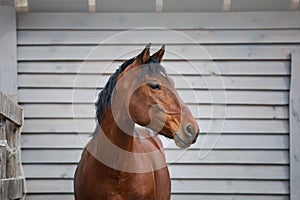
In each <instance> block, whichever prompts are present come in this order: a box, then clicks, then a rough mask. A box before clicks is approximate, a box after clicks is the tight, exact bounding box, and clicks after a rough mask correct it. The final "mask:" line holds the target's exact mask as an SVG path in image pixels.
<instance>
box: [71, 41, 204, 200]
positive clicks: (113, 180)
mask: <svg viewBox="0 0 300 200" xmlns="http://www.w3.org/2000/svg"><path fill="white" fill-rule="evenodd" d="M164 52H165V50H164V46H163V47H162V48H161V49H160V50H159V51H157V52H156V53H155V54H153V55H152V56H150V44H148V45H147V46H146V48H145V49H144V50H143V51H142V52H141V53H140V54H139V55H138V56H136V57H135V58H132V59H130V60H128V61H126V62H124V63H123V64H122V65H121V66H120V67H119V68H118V69H117V71H116V72H115V73H114V74H113V75H112V76H111V77H110V79H109V80H108V82H107V84H106V86H105V88H104V89H103V90H102V91H101V93H100V94H99V97H98V100H97V102H96V109H97V119H98V122H99V123H98V125H97V128H96V130H95V132H94V135H93V138H92V139H91V140H90V142H89V143H88V144H87V146H86V147H85V149H84V151H83V153H82V157H81V160H80V162H79V164H78V167H77V169H76V173H75V179H74V191H75V199H76V200H92V199H95V200H100V199H101V200H102V199H133V200H135V199H136V200H142V199H157V200H166V199H170V191H171V181H170V176H169V171H168V168H167V164H166V159H165V155H164V151H163V146H162V143H161V141H160V139H159V137H158V135H157V134H156V133H158V134H161V135H164V136H166V137H168V138H172V139H174V141H175V143H176V145H177V146H178V147H180V148H187V147H189V146H190V145H191V144H193V143H195V142H196V139H197V136H198V133H199V128H198V125H197V123H196V121H195V119H194V118H193V116H192V114H191V112H190V110H189V109H188V108H187V106H186V105H185V104H184V102H183V101H182V100H181V99H180V97H179V96H178V94H177V92H176V90H175V88H174V82H173V81H172V80H171V79H170V77H168V76H167V74H166V72H165V70H164V68H163V67H162V66H161V65H160V62H161V60H162V57H163V55H164ZM136 124H138V125H140V126H143V128H136V127H135V125H136Z"/></svg>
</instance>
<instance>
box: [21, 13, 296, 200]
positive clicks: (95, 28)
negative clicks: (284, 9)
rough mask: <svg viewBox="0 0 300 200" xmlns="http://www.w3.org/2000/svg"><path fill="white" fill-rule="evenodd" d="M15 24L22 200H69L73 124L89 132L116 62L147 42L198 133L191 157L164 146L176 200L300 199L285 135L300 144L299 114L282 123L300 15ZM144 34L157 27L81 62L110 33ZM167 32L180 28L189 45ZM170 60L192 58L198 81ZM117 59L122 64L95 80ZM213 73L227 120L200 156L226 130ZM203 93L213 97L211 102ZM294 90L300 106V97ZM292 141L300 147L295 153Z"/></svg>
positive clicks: (76, 141)
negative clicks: (162, 50) (161, 55)
mask: <svg viewBox="0 0 300 200" xmlns="http://www.w3.org/2000/svg"><path fill="white" fill-rule="evenodd" d="M17 27H18V32H17V33H18V48H17V49H18V86H19V89H18V97H19V101H20V103H21V104H22V106H23V107H24V112H25V126H24V129H23V134H22V156H23V164H24V168H25V173H26V177H27V186H28V195H27V198H28V199H72V192H73V187H72V178H73V174H74V169H75V166H76V164H77V162H78V160H79V156H80V153H81V150H82V147H83V144H82V142H81V140H80V137H79V136H78V133H77V129H76V127H75V125H74V120H73V118H75V119H76V124H77V128H78V130H79V132H80V133H85V135H87V134H88V133H90V132H91V131H93V128H94V126H95V120H94V118H95V114H94V108H93V103H94V101H95V90H96V88H97V90H99V89H101V87H103V85H104V83H105V80H106V79H107V78H108V76H109V74H110V73H111V72H113V71H114V69H115V68H116V67H117V66H118V65H119V64H120V62H121V61H122V60H123V59H127V58H130V56H131V55H134V53H136V52H131V54H124V53H126V52H127V51H130V50H132V49H136V48H143V47H144V45H145V44H147V43H148V42H152V43H154V44H162V43H164V44H166V45H167V46H166V48H167V50H168V52H167V53H166V55H165V61H164V63H163V64H164V65H166V66H170V67H171V66H173V67H174V70H176V71H177V72H180V73H181V74H182V75H183V76H184V77H185V78H186V79H187V80H188V81H189V82H190V83H192V87H189V86H188V85H186V84H185V83H184V82H183V81H182V79H180V77H178V75H177V76H176V75H175V74H173V75H172V76H173V77H174V79H175V82H176V83H177V87H178V91H179V93H180V94H181V96H182V98H183V99H184V101H185V102H186V103H187V104H188V105H189V106H190V108H191V109H192V111H193V113H194V115H195V116H196V118H197V119H198V120H199V124H200V127H201V130H202V134H201V135H200V137H199V140H198V143H197V144H196V145H194V146H193V147H192V148H190V149H189V150H187V151H182V150H180V149H178V148H176V147H175V145H174V144H171V145H169V146H168V147H167V148H166V152H167V158H168V162H169V163H170V172H171V177H172V199H174V200H177V199H193V200H198V199H206V200H219V199H222V200H229V199H234V200H250V199H251V200H254V199H264V200H271V199H272V200H286V199H290V194H293V195H294V196H293V199H295V200H296V199H299V198H300V197H299V191H300V188H299V179H298V177H299V172H298V170H297V167H299V163H297V162H296V160H297V158H298V159H299V147H297V144H295V142H290V138H293V139H294V141H299V136H297V135H296V134H295V133H296V132H297V133H298V135H299V129H298V130H297V126H299V125H298V124H299V118H297V115H292V116H294V117H293V120H294V122H293V123H294V125H292V126H291V125H290V124H291V123H292V122H289V116H290V114H289V113H290V112H289V109H290V106H289V103H290V98H289V95H290V89H291V90H292V89H293V90H294V91H296V89H297V88H298V89H299V84H298V83H299V79H296V78H295V77H297V76H298V78H299V74H295V75H292V76H291V68H295V69H296V70H295V71H298V72H299V60H300V58H299V46H298V45H297V44H298V43H299V42H300V37H299V36H300V13H298V12H290V13H281V12H275V13H227V14H209V13H207V14H196V13H190V14H188V13H182V14H172V13H161V14H152V13H147V14H129V13H127V14H122V13H106V14H104V13H102V14H88V13H73V14H72V13H68V14H67V13H51V14H49V13H30V14H19V15H18V24H17ZM143 27H156V28H163V29H157V30H154V29H151V30H137V31H133V32H130V34H127V35H126V37H123V38H122V37H121V39H120V37H119V38H117V39H111V40H109V41H108V42H105V45H101V46H100V47H99V48H98V49H97V50H96V51H95V52H94V53H92V54H90V55H89V56H88V57H87V55H88V53H89V51H90V50H91V49H93V48H94V47H95V46H96V45H97V44H98V43H101V42H102V41H103V40H105V39H107V38H108V37H110V36H112V35H114V34H117V33H119V32H121V31H123V30H128V29H132V28H143ZM164 28H170V29H176V30H177V31H179V32H180V33H184V34H186V35H188V36H190V37H191V38H193V40H194V41H193V40H190V39H188V38H185V37H179V36H178V35H177V36H176V34H175V35H172V34H170V31H168V30H166V29H164ZM197 43H200V44H201V45H202V46H203V47H204V48H205V49H206V50H207V52H208V53H209V55H210V56H211V59H213V61H214V63H213V62H212V60H211V59H209V58H208V57H207V56H206V54H205V51H203V49H202V50H201V49H199V45H198V44H197ZM154 47H156V48H158V47H159V46H155V45H154ZM122 54H123V55H122ZM176 54H179V55H183V56H184V58H185V59H187V60H189V61H191V62H192V63H193V64H194V65H195V66H196V68H197V69H198V70H200V72H201V76H200V75H199V74H198V73H197V70H195V69H193V68H192V67H191V66H190V65H188V64H187V62H185V61H184V60H182V58H180V57H178V56H176ZM291 55H293V56H294V57H293V61H291ZM113 59H118V60H119V61H117V62H115V63H114V64H113V65H111V66H110V67H109V68H108V69H107V70H106V71H105V72H106V74H105V76H103V79H101V80H102V81H100V82H97V81H98V79H99V77H100V76H101V72H103V70H104V68H105V67H107V64H108V63H110V61H111V60H113ZM83 60H85V62H84V67H83V68H80V67H81V64H82V61H83ZM292 63H294V66H292ZM214 64H216V66H217V68H215V67H214V66H215V65H214ZM297 65H298V66H297ZM169 71H170V73H171V74H172V70H169ZM220 76H221V77H222V78H223V81H224V86H225V89H226V90H225V93H226V115H225V118H226V119H225V124H224V128H223V130H222V133H221V134H220V137H219V140H218V141H217V143H216V145H215V146H214V148H213V149H212V151H211V152H210V154H208V156H206V157H205V158H204V159H200V158H199V147H200V146H201V147H202V148H201V151H200V152H201V153H202V154H205V153H207V152H209V150H210V149H211V146H212V143H211V142H214V141H216V138H217V137H218V136H219V134H218V131H219V129H218V128H215V127H219V125H220V123H222V122H223V120H222V116H223V108H224V101H223V100H222V94H223V92H224V88H222V87H220V86H219V85H218V84H214V83H215V80H216V79H218V78H220ZM293 76H295V77H293ZM204 79H205V80H207V81H208V83H210V84H208V86H206V85H205V82H204V81H203V80H204ZM291 79H292V80H294V81H293V85H292V87H293V88H290V85H291V84H290V83H291ZM74 82H76V83H75V84H74ZM74 88H75V89H74ZM73 89H74V90H73ZM74 91H75V98H72V95H73V94H74ZM209 92H211V94H213V97H216V98H214V100H213V104H212V102H211V99H210V96H209ZM294 93H295V94H294V95H293V98H295V99H296V101H297V98H298V97H299V91H298V92H294ZM297 94H298V96H297ZM193 95H195V96H196V97H197V99H196V100H195V98H194V96H193ZM214 95H216V96H214ZM73 97H74V95H73ZM297 105H298V104H297ZM297 105H296V106H297ZM73 106H74V110H75V117H74V115H73ZM212 107H213V108H214V109H215V112H214V113H213V115H212V113H211V109H212ZM298 111H299V105H298V107H296V109H295V112H296V114H297V112H298ZM211 115H212V116H211ZM298 116H299V113H298ZM297 119H298V121H297ZM210 123H211V124H212V127H211V128H209V125H210ZM291 127H293V131H294V132H290V128H291ZM291 134H293V137H291ZM81 135H84V134H81ZM204 138H207V140H204ZM298 144H299V143H298ZM292 145H293V146H295V150H293V149H290V146H292ZM290 154H291V159H290ZM176 158H178V159H176ZM174 160H176V161H174ZM290 162H291V163H290ZM290 164H291V166H290ZM297 195H298V196H297Z"/></svg>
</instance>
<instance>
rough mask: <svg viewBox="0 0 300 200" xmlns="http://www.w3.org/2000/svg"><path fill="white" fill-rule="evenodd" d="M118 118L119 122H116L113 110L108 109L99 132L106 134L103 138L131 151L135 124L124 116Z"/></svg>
mask: <svg viewBox="0 0 300 200" xmlns="http://www.w3.org/2000/svg"><path fill="white" fill-rule="evenodd" d="M117 117H118V119H116V120H117V121H118V122H116V120H115V116H114V115H113V114H112V112H111V110H110V109H108V110H107V111H106V112H105V114H104V116H103V119H102V121H101V125H100V126H99V125H98V126H99V127H98V128H99V131H102V132H99V133H100V134H104V135H103V136H105V137H107V138H108V139H109V140H110V141H111V143H112V144H114V145H116V146H117V147H119V148H121V149H123V150H127V151H130V150H131V148H132V143H133V140H134V136H133V133H134V123H133V122H131V121H130V120H128V119H129V118H128V117H126V116H124V115H118V116H117ZM120 125H121V128H120V127H119V126H120Z"/></svg>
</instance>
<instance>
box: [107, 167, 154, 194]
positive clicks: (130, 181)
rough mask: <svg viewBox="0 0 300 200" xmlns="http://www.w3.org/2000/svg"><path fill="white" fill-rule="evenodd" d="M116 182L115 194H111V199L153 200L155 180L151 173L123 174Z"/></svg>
mask: <svg viewBox="0 0 300 200" xmlns="http://www.w3.org/2000/svg"><path fill="white" fill-rule="evenodd" d="M116 181H117V182H116V185H115V186H116V194H112V197H114V196H116V197H122V198H121V199H155V198H154V194H155V178H154V176H153V174H152V173H146V174H124V175H123V176H122V175H121V176H120V177H119V178H118V179H117V180H116ZM112 199H114V198H112ZM116 199H117V198H116Z"/></svg>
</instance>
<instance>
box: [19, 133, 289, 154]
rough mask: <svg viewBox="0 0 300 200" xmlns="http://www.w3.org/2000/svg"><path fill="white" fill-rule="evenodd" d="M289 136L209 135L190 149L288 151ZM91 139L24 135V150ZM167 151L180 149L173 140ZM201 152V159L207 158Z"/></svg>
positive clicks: (79, 144) (77, 144)
mask: <svg viewBox="0 0 300 200" xmlns="http://www.w3.org/2000/svg"><path fill="white" fill-rule="evenodd" d="M288 139H289V138H288V135H224V134H223V135H218V134H217V135H211V134H210V135H207V136H201V135H200V136H199V139H198V140H197V142H196V143H195V144H193V145H192V146H191V147H190V149H198V150H199V149H208V150H211V149H278V150H280V149H281V150H282V149H288V148H289V142H288ZM89 140H90V137H89V136H87V135H86V134H85V135H82V134H78V135H77V134H53V133H52V134H23V135H22V138H21V145H22V148H35V149H36V148H38V149H39V148H44V149H47V148H49V149H51V148H65V149H68V148H83V147H84V146H85V144H86V143H87V142H88V141H89ZM165 148H166V149H178V147H177V146H176V145H175V144H174V142H173V140H169V142H168V144H166V145H165ZM205 153H206V152H201V151H200V153H199V155H200V156H201V157H203V156H206V154H205Z"/></svg>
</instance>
